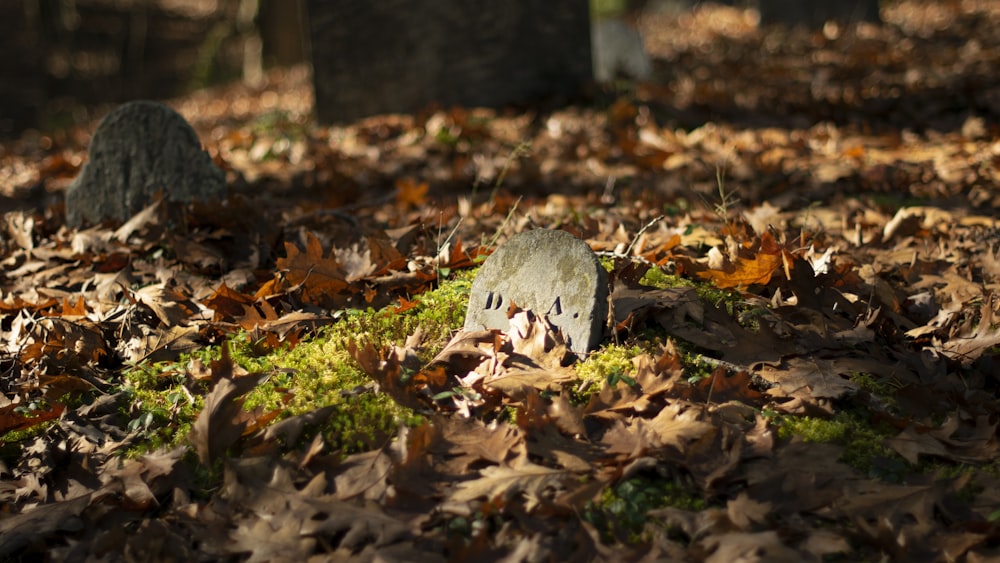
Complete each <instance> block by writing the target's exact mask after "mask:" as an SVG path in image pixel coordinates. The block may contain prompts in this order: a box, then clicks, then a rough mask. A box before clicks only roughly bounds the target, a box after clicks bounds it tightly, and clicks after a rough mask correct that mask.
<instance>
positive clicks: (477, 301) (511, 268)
mask: <svg viewBox="0 0 1000 563" xmlns="http://www.w3.org/2000/svg"><path fill="white" fill-rule="evenodd" d="M512 302H513V303H516V304H517V306H518V307H520V308H522V309H528V310H531V311H532V312H534V313H535V314H537V315H544V316H546V317H547V318H548V319H549V321H550V322H551V323H552V324H554V325H555V326H557V327H559V328H560V329H561V330H562V332H563V335H564V336H565V337H566V338H567V343H568V344H569V347H570V349H571V350H572V351H573V352H575V353H577V354H578V355H579V354H583V353H585V352H588V351H590V350H593V349H594V348H596V347H597V345H598V344H599V343H600V341H601V338H602V337H603V333H604V325H605V322H606V320H607V313H608V281H607V273H606V272H605V271H604V268H603V267H602V266H601V263H600V262H599V261H598V259H597V256H596V255H595V254H594V252H593V251H592V250H591V249H590V247H589V246H588V245H587V243H585V242H583V241H582V240H580V239H578V238H576V237H574V236H573V235H571V234H569V233H567V232H565V231H550V230H544V229H539V230H534V231H526V232H524V233H521V234H518V235H515V236H513V237H511V239H510V240H509V241H507V242H506V243H505V244H504V245H502V246H501V247H500V248H498V249H497V250H496V252H494V253H493V254H492V255H491V256H490V257H489V258H487V259H486V262H485V263H484V264H483V266H482V268H481V269H480V270H479V273H478V274H477V275H476V279H475V281H474V282H473V283H472V293H471V295H470V296H469V310H468V312H467V313H466V317H465V330H477V329H482V328H484V327H485V328H495V329H499V330H502V331H508V330H510V325H509V323H508V321H507V309H508V308H509V307H510V305H511V303H512Z"/></svg>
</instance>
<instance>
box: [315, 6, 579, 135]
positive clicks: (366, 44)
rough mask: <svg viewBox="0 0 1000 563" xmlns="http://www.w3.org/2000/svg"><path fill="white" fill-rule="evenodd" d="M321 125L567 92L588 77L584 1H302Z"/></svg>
mask: <svg viewBox="0 0 1000 563" xmlns="http://www.w3.org/2000/svg"><path fill="white" fill-rule="evenodd" d="M306 6H307V9H308V12H309V30H310V44H311V45H312V63H313V83H314V86H315V89H316V104H315V105H316V114H317V117H318V118H319V120H320V121H321V122H323V123H331V122H345V121H352V120H355V119H359V118H362V117H368V116H371V115H376V114H381V113H411V112H416V111H419V110H422V109H424V108H426V107H427V106H428V105H429V104H440V105H441V106H444V107H449V106H452V105H462V106H503V105H506V104H512V103H513V104H517V103H525V102H533V101H535V100H537V99H544V98H551V97H564V96H575V95H578V94H579V92H580V91H581V90H582V89H583V86H585V85H586V83H587V82H589V81H590V80H591V60H590V7H589V3H588V2H586V1H585V0H504V1H497V0H378V1H377V2H372V1H371V0H308V2H307V4H306Z"/></svg>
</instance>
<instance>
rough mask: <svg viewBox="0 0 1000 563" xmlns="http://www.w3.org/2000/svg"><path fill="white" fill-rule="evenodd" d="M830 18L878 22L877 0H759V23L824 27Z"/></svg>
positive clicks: (843, 20)
mask: <svg viewBox="0 0 1000 563" xmlns="http://www.w3.org/2000/svg"><path fill="white" fill-rule="evenodd" d="M829 20H836V21H840V22H855V21H870V22H878V21H880V20H879V13H878V0H810V1H806V0H760V23H761V24H763V25H767V24H772V23H780V24H785V25H804V26H807V27H811V28H818V27H821V26H822V25H823V24H824V23H826V22H827V21H829Z"/></svg>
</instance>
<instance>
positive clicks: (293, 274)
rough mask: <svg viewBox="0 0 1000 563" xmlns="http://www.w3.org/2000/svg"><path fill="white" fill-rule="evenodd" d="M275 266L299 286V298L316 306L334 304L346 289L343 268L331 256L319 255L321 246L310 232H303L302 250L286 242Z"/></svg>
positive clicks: (345, 273)
mask: <svg viewBox="0 0 1000 563" xmlns="http://www.w3.org/2000/svg"><path fill="white" fill-rule="evenodd" d="M331 254H332V253H331ZM275 266H276V267H277V268H278V270H280V271H283V272H285V276H286V278H287V280H288V282H289V283H291V284H293V285H301V286H302V288H303V297H304V298H305V299H306V300H307V301H309V302H311V303H314V304H316V305H324V304H330V303H335V302H336V301H337V298H338V297H340V293H341V292H342V291H344V290H346V289H347V288H348V283H347V272H346V270H345V269H344V267H343V266H342V265H341V264H340V262H338V261H337V259H336V258H335V257H333V256H332V255H331V256H329V257H324V256H323V247H322V245H321V244H320V242H319V239H318V238H317V237H316V235H314V234H313V233H311V232H310V233H307V234H306V248H305V251H304V252H303V251H301V250H299V247H297V246H296V245H294V244H292V243H290V242H286V243H285V257H284V258H278V259H277V260H276V261H275ZM261 291H263V288H261ZM261 291H258V295H260V293H261Z"/></svg>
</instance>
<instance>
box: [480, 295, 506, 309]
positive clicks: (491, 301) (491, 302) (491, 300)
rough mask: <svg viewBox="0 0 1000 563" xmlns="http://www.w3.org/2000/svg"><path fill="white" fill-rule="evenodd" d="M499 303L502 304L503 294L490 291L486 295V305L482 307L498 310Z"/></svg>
mask: <svg viewBox="0 0 1000 563" xmlns="http://www.w3.org/2000/svg"><path fill="white" fill-rule="evenodd" d="M501 305H503V295H500V294H499V293H495V292H492V291H491V292H490V293H489V295H487V296H486V307H484V309H486V310H490V309H495V310H499V309H500V307H501Z"/></svg>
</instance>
